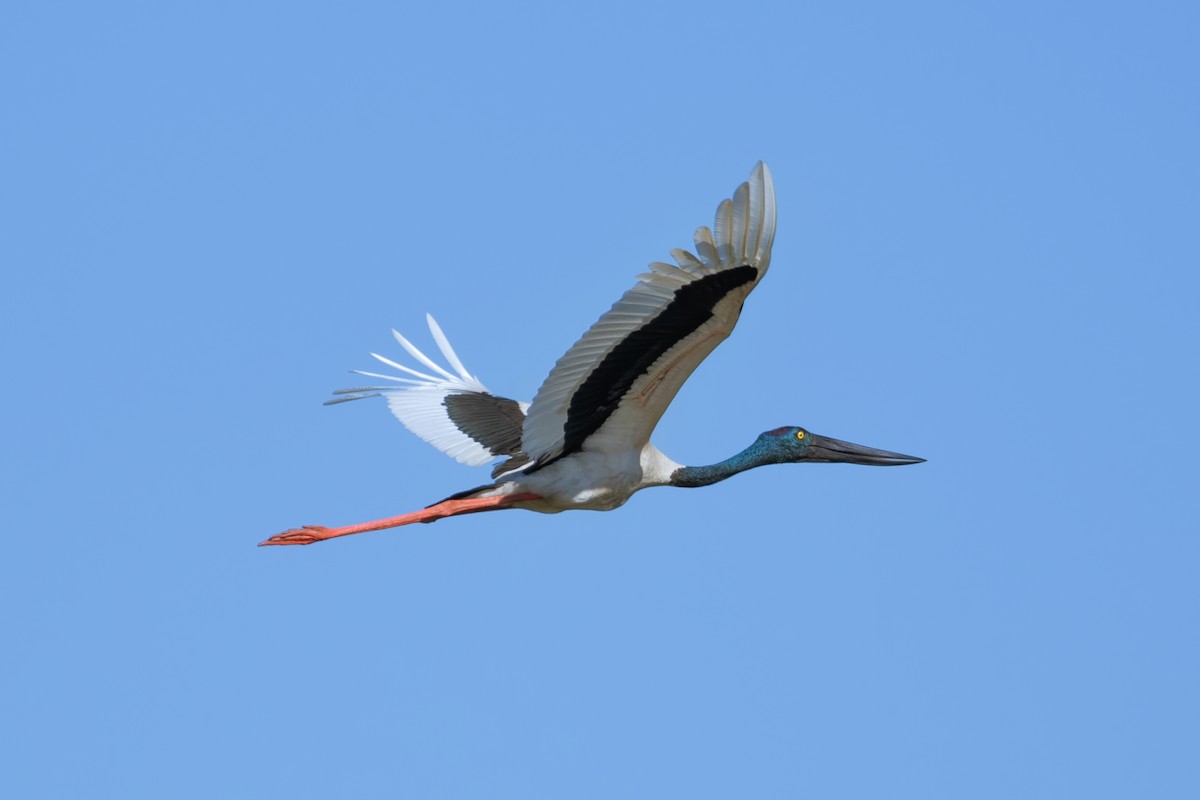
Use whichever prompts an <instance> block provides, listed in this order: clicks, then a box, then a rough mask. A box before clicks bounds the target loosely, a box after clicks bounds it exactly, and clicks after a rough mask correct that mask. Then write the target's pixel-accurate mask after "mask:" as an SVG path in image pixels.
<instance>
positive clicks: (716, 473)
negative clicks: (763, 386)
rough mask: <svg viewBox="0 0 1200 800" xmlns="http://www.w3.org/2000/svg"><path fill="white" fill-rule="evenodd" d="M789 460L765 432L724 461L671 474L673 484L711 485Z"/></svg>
mask: <svg viewBox="0 0 1200 800" xmlns="http://www.w3.org/2000/svg"><path fill="white" fill-rule="evenodd" d="M787 460H788V459H787V458H785V457H783V454H782V453H781V452H780V448H779V446H778V443H777V441H776V440H775V439H774V438H773V437H771V436H769V435H768V434H763V435H762V436H759V437H758V438H757V439H755V440H754V444H752V445H750V446H749V447H747V448H746V449H745V450H743V451H742V452H740V453H738V454H737V455H736V456H732V457H731V458H727V459H725V460H724V461H720V462H718V463H716V464H709V465H708V466H706V467H680V468H679V469H677V470H675V472H673V473H672V474H671V485H672V486H684V487H693V486H709V485H710V484H714V483H717V482H718V481H723V480H725V479H726V478H731V477H733V476H734V475H737V474H738V473H739V472H745V471H746V470H748V469H754V468H755V467H761V466H763V465H764V464H780V463H783V462H784V461H787Z"/></svg>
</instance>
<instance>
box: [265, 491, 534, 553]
mask: <svg viewBox="0 0 1200 800" xmlns="http://www.w3.org/2000/svg"><path fill="white" fill-rule="evenodd" d="M540 499H542V498H541V495H537V494H534V493H533V492H521V493H518V494H504V495H499V496H498V497H473V498H469V499H467V500H443V501H442V502H440V503H436V504H434V505H432V506H430V507H429V508H423V509H421V510H420V511H414V512H412V513H411V514H401V515H400V516H398V517H388V518H387V519H377V520H375V521H374V522H362V523H359V524H358V525H344V526H342V527H340V528H326V527H324V526H322V525H305V526H304V527H303V528H292V529H291V530H289V531H284V532H283V533H277V534H275V535H274V536H272V537H271V538H270V539H267V540H266V541H264V542H259V543H258V546H259V547H274V546H281V545H291V544H313V543H314V542H323V541H325V540H326V539H335V538H337V537H338V536H349V535H350V534H352V533H365V532H367V531H378V530H383V529H384V528H396V527H399V526H400V525H411V524H412V523H414V522H437V521H438V520H439V519H443V518H445V517H453V516H457V515H458V514H473V513H475V512H477V511H499V510H500V509H502V508H511V507H512V506H513V505H514V504H515V503H520V502H522V501H524V500H540Z"/></svg>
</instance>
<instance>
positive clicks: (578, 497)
mask: <svg viewBox="0 0 1200 800" xmlns="http://www.w3.org/2000/svg"><path fill="white" fill-rule="evenodd" d="M774 240H775V188H774V186H773V184H772V182H771V173H770V171H769V170H768V169H767V166H766V164H763V163H761V162H760V163H759V164H758V166H756V167H755V168H754V171H753V172H752V173H751V175H750V180H749V181H748V182H746V183H743V184H742V185H741V186H739V187H738V188H737V190H736V191H735V192H734V193H733V197H732V199H727V200H724V201H722V202H721V204H720V205H719V206H718V207H717V215H716V221H715V222H714V224H713V227H712V229H711V230H710V229H709V228H707V227H700V228H699V229H697V231H696V234H695V243H696V249H695V253H694V254H693V253H690V252H688V251H686V250H681V249H677V250H672V251H671V256H672V257H673V258H674V259H675V261H676V264H677V265H672V264H664V263H661V262H655V263H653V264H651V265H650V271H649V272H647V273H644V274H643V275H641V276H639V278H638V282H637V284H636V285H634V287H633V288H632V289H630V290H629V291H627V292H626V293H625V294H624V296H623V297H621V299H620V300H618V301H617V302H616V304H615V305H613V307H612V308H611V309H609V310H608V311H607V312H605V314H604V315H603V316H601V317H600V319H599V320H597V321H596V323H595V324H594V325H592V327H591V328H589V329H588V330H587V332H586V333H585V334H584V335H583V338H581V339H580V340H579V341H578V342H576V343H575V344H574V345H573V346H572V347H571V349H570V350H568V351H567V352H566V354H565V355H564V356H563V357H562V358H560V359H559V360H558V363H556V364H555V365H554V369H552V370H551V371H550V375H549V376H547V378H546V380H545V382H544V383H542V387H541V388H540V389H538V393H537V395H536V396H535V397H534V398H533V402H532V403H520V402H517V401H515V400H509V399H508V398H505V397H497V396H496V395H494V394H492V393H491V392H489V391H488V390H487V387H485V386H484V385H483V384H482V383H481V382H480V381H479V379H478V378H476V377H475V376H473V375H471V374H470V373H469V372H467V370H466V367H464V366H463V363H462V361H461V360H460V359H459V358H458V356H457V355H456V354H455V352H454V349H453V348H452V347H451V346H450V342H449V341H448V340H447V339H446V336H445V334H444V333H442V330H441V328H439V327H438V325H437V323H436V322H434V320H433V318H432V317H428V318H427V319H428V323H429V330H430V332H431V333H432V334H433V339H434V341H435V342H436V343H437V346H438V349H439V350H440V351H441V353H442V356H443V357H444V358H445V360H446V362H447V365H448V366H449V369H446V368H445V367H442V366H440V365H438V364H437V362H435V361H434V360H433V359H431V358H429V357H428V356H426V355H425V354H424V353H422V352H421V351H420V350H418V349H417V348H416V347H414V346H413V345H412V344H411V343H410V342H409V341H408V340H407V339H405V338H404V337H403V336H401V335H400V334H399V333H396V332H395V331H393V334H394V335H395V337H396V341H397V342H399V343H400V346H401V347H403V348H404V349H405V350H406V351H407V352H408V354H409V355H410V356H412V357H413V358H414V359H416V361H418V362H420V363H421V364H422V365H424V367H425V368H426V369H428V370H429V371H428V372H420V371H418V370H415V369H412V368H410V367H406V366H403V365H401V364H398V363H396V362H395V361H392V360H391V359H388V358H384V357H383V356H380V355H375V354H374V353H373V354H372V355H374V357H375V358H376V359H378V360H379V361H381V362H383V363H384V364H386V365H387V366H389V367H392V368H395V369H397V370H399V371H400V372H401V373H403V374H404V375H405V376H407V377H400V376H395V375H384V374H378V373H371V372H359V374H362V375H367V376H369V377H372V378H378V379H382V380H386V381H389V382H390V384H391V385H388V386H372V387H362V388H357V389H343V390H341V391H339V392H335V394H338V395H340V397H338V398H336V399H334V400H330V401H329V402H330V403H338V402H343V401H346V400H358V399H361V398H363V397H375V396H383V397H384V398H385V399H386V400H387V404H388V407H389V408H390V409H391V410H392V413H393V414H395V415H396V417H398V418H399V420H400V421H401V422H402V423H404V425H405V427H407V428H408V429H409V430H410V431H412V432H413V433H415V434H416V435H417V436H419V437H421V438H422V439H424V440H425V441H427V442H429V443H430V444H432V445H433V446H434V447H436V448H438V449H439V450H441V451H442V452H444V453H446V454H447V455H450V456H452V457H453V458H455V459H457V460H459V461H461V462H463V463H464V464H470V465H474V466H480V465H483V464H486V463H488V462H490V461H493V460H495V459H498V458H503V459H504V461H503V462H502V463H500V464H499V465H498V466H496V467H495V469H494V470H493V471H492V479H493V482H492V483H489V484H487V485H485V486H480V487H478V488H475V489H469V490H467V491H465V492H459V493H458V494H454V495H451V496H450V497H449V498H447V499H445V500H443V501H441V502H440V503H435V504H433V505H431V506H429V507H427V508H425V509H423V510H421V511H415V512H413V513H411V514H403V515H401V516H398V517H389V518H387V519H381V520H375V521H373V522H366V523H362V524H360V525H347V526H344V527H339V528H325V527H320V526H305V527H303V528H294V529H292V530H289V531H285V532H284V533H280V534H276V535H275V536H272V537H271V538H270V539H267V540H266V541H265V542H262V544H263V545H291V544H312V543H313V542H319V541H322V540H324V539H332V538H334V537H337V536H347V535H349V534H352V533H362V532H364V531H373V530H380V529H382V528H392V527H396V526H398V525H407V524H409V523H413V522H434V521H436V520H439V519H442V518H443V517H450V516H454V515H457V514H468V513H473V512H478V511H494V510H499V509H503V508H524V509H528V510H530V511H540V512H542V513H547V514H554V513H557V512H559V511H566V510H568V509H591V510H595V511H608V510H610V509H614V508H617V507H618V506H620V505H622V504H624V503H625V501H626V500H628V499H629V498H630V496H632V495H633V493H634V492H637V491H639V490H641V489H645V488H647V487H649V486H707V485H709V484H712V483H716V482H717V481H722V480H724V479H726V478H728V477H730V476H732V475H736V474H737V473H739V472H744V471H745V470H748V469H753V468H754V467H758V466H762V465H764V464H784V463H791V462H797V461H816V462H833V461H842V462H849V463H852V464H871V465H876V466H891V465H900V464H916V463H920V462H921V461H923V460H924V459H920V458H914V457H913V456H906V455H901V454H900V453H892V452H888V451H886V450H876V449H874V448H871V447H863V446H861V445H856V444H850V443H849V442H843V441H839V440H837V439H830V438H827V437H824V436H818V435H817V434H814V433H810V432H809V431H807V430H805V429H804V428H799V427H795V426H786V427H782V428H775V429H773V430H769V431H767V432H766V433H763V434H761V435H760V436H759V437H758V438H757V439H756V440H755V441H754V443H753V444H751V445H750V446H749V447H747V448H746V449H745V450H743V451H742V452H740V453H738V454H737V455H735V456H733V457H732V458H728V459H726V460H725V461H722V462H720V463H717V464H712V465H709V466H705V467H686V466H683V465H682V464H677V463H676V462H674V461H672V460H671V459H669V458H667V457H666V456H665V455H663V454H662V453H661V452H659V450H658V448H656V447H655V446H654V445H652V444H650V434H651V433H652V432H653V431H654V426H655V425H657V424H658V420H659V419H660V418H661V417H662V415H663V412H664V411H666V409H667V406H668V405H670V403H671V400H673V399H674V397H675V394H676V392H678V391H679V387H681V386H682V385H683V382H684V381H686V380H687V378H688V376H689V375H691V374H692V371H693V370H694V369H696V367H697V366H698V365H699V364H700V362H701V361H703V360H704V359H705V357H707V356H708V354H709V353H711V352H712V351H713V349H714V348H715V347H716V346H717V345H718V344H720V343H721V342H722V341H723V340H724V339H725V338H726V337H728V336H729V334H730V333H731V332H732V331H733V326H734V325H735V324H737V320H738V315H739V314H740V313H741V310H742V303H743V302H744V301H745V300H746V297H747V295H749V294H750V292H751V291H752V290H753V289H754V287H755V286H757V285H758V282H759V281H760V280H762V277H763V275H765V274H766V272H767V267H768V265H769V264H770V263H771V246H772V244H773V242H774ZM356 372H358V371H357V370H356Z"/></svg>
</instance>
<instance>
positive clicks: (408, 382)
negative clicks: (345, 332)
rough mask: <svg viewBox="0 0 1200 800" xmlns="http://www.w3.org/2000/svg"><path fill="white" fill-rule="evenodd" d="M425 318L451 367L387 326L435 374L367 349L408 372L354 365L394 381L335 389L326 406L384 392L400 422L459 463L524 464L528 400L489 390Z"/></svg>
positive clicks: (431, 321)
mask: <svg viewBox="0 0 1200 800" xmlns="http://www.w3.org/2000/svg"><path fill="white" fill-rule="evenodd" d="M425 318H426V320H427V321H428V322H429V332H430V333H431V334H433V339H434V341H435V342H437V346H438V349H439V350H441V352H442V357H443V358H445V359H446V363H447V364H448V365H449V367H450V369H452V370H454V371H453V372H451V371H450V370H447V369H445V368H444V367H441V366H439V365H438V364H437V362H435V361H434V360H433V359H431V358H429V357H428V356H426V355H425V354H424V353H422V352H421V351H420V350H418V349H417V348H416V347H415V346H414V345H413V344H412V343H411V342H409V341H408V340H407V339H405V338H404V337H403V336H401V335H400V334H399V333H397V332H396V331H392V335H393V336H395V337H396V341H397V342H399V343H400V346H401V347H403V348H404V349H405V350H406V351H407V352H408V354H409V355H410V356H412V357H413V358H414V359H416V360H417V361H418V362H420V363H421V364H422V365H424V366H425V367H426V368H427V369H429V370H430V371H431V372H433V373H434V374H432V375H431V374H428V373H424V372H419V371H418V370H415V369H412V368H411V367H406V366H404V365H403V364H398V363H396V362H395V361H392V360H391V359H389V358H384V357H383V356H381V355H377V354H376V353H372V354H371V355H372V356H374V357H375V358H376V359H378V360H379V361H382V362H383V363H384V364H386V365H388V366H389V367H392V368H394V369H398V370H400V371H401V372H403V373H405V374H406V375H409V376H411V377H407V378H405V377H399V376H396V375H384V374H380V373H376V372H363V371H362V370H354V372H356V373H358V374H359V375H366V376H368V377H371V378H382V379H383V380H387V381H391V382H392V383H393V384H398V385H392V386H361V387H358V388H356V389H339V390H338V391H336V392H334V394H336V395H342V396H341V397H337V398H335V399H333V400H329V401H328V402H327V403H326V405H331V404H333V403H344V402H346V401H347V400H360V399H362V398H364V397H378V396H383V397H384V398H386V399H387V404H388V408H390V409H391V410H392V413H393V414H395V415H396V418H397V419H398V420H400V421H401V422H402V423H404V427H406V428H408V429H409V430H410V431H412V432H413V433H415V434H416V435H417V436H419V437H421V438H422V439H424V440H425V441H427V442H429V443H430V444H431V445H433V446H434V447H436V448H437V449H438V450H441V451H442V452H443V453H445V454H446V455H448V456H450V457H452V458H455V459H457V460H458V461H461V462H462V463H464V464H469V465H470V466H473V467H475V466H481V465H483V464H486V463H488V462H489V461H491V460H492V459H494V458H497V457H499V456H508V457H509V460H508V461H506V462H505V463H504V464H503V465H502V466H503V467H504V468H505V469H506V470H507V469H511V468H513V467H514V466H520V465H521V464H523V463H525V461H526V460H527V459H526V458H525V457H524V454H523V453H522V451H521V426H522V425H523V423H524V422H525V410H526V409H527V408H528V407H529V404H528V403H519V402H517V401H516V400H509V399H508V398H507V397H497V396H496V395H494V394H492V393H491V392H489V391H488V390H487V387H486V386H484V385H483V384H482V383H481V382H480V380H479V379H478V378H476V377H475V376H474V375H471V374H470V373H469V372H467V369H466V367H464V366H463V363H462V361H461V360H459V358H458V355H457V354H456V353H455V352H454V348H453V347H451V346H450V342H449V340H448V339H447V338H446V335H445V334H444V333H442V329H441V328H440V327H438V324H437V322H435V321H434V319H433V317H432V316H429V315H426V317H425Z"/></svg>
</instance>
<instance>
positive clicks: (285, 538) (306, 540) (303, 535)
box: [258, 525, 336, 547]
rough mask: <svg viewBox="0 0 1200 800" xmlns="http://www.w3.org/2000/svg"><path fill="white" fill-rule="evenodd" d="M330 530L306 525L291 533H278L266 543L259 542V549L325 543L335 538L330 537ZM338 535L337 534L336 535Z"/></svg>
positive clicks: (319, 526) (320, 526)
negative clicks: (284, 545) (283, 545)
mask: <svg viewBox="0 0 1200 800" xmlns="http://www.w3.org/2000/svg"><path fill="white" fill-rule="evenodd" d="M328 531H329V528H326V527H325V526H324V525H305V526H304V527H303V528H292V529H291V530H290V531H284V532H283V533H277V534H275V535H274V536H272V537H271V538H270V539H267V540H266V541H265V542H259V543H258V546H259V547H271V546H272V545H282V544H312V543H313V542H323V541H325V540H326V539H331V538H333V537H331V536H329V535H328ZM335 535H336V534H335Z"/></svg>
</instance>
